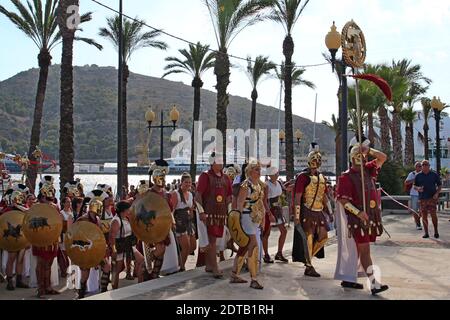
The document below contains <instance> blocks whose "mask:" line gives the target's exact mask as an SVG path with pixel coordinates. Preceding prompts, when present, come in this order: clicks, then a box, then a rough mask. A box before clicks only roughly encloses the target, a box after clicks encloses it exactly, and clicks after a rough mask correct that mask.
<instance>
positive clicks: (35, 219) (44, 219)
mask: <svg viewBox="0 0 450 320" xmlns="http://www.w3.org/2000/svg"><path fill="white" fill-rule="evenodd" d="M62 228H63V221H62V217H61V215H60V214H59V212H58V210H57V209H56V207H55V206H54V205H51V204H46V203H39V204H36V205H34V206H32V207H31V208H30V210H28V211H27V213H26V215H25V218H24V220H23V233H24V234H25V237H26V238H27V239H28V241H29V242H30V243H31V244H32V245H33V246H36V247H47V246H51V245H53V244H55V243H57V242H58V240H59V236H60V235H61V231H62Z"/></svg>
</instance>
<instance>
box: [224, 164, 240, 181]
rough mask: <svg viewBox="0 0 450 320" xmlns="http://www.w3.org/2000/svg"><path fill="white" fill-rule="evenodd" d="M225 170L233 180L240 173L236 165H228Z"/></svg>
mask: <svg viewBox="0 0 450 320" xmlns="http://www.w3.org/2000/svg"><path fill="white" fill-rule="evenodd" d="M223 172H224V173H225V174H226V175H227V176H228V177H230V179H231V181H234V179H235V178H236V176H237V175H238V171H237V170H236V167H235V166H234V165H229V166H227V167H226V168H225V169H224V170H223Z"/></svg>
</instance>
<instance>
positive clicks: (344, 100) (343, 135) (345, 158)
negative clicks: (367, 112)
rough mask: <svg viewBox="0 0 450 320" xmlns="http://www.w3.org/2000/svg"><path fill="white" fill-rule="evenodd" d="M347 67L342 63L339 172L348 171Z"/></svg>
mask: <svg viewBox="0 0 450 320" xmlns="http://www.w3.org/2000/svg"><path fill="white" fill-rule="evenodd" d="M346 68H347V66H346V65H345V63H344V62H343V61H342V75H341V78H342V92H341V94H342V106H341V110H340V114H339V118H340V123H341V125H340V127H341V153H342V154H341V172H345V171H347V169H348V142H347V140H348V137H347V119H348V109H347V102H348V86H347V76H346V75H345V70H346Z"/></svg>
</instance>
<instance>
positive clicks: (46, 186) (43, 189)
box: [39, 176, 56, 198]
mask: <svg viewBox="0 0 450 320" xmlns="http://www.w3.org/2000/svg"><path fill="white" fill-rule="evenodd" d="M53 183H54V179H53V177H52V176H44V178H43V179H42V180H41V182H40V183H39V193H40V194H41V195H43V196H44V197H46V198H54V197H55V195H56V190H55V187H54V186H53Z"/></svg>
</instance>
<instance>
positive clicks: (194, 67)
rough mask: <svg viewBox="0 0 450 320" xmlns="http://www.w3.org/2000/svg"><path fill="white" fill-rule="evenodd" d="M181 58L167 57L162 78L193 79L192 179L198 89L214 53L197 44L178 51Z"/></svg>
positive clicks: (198, 104) (198, 115) (194, 167)
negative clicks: (184, 76) (185, 76)
mask: <svg viewBox="0 0 450 320" xmlns="http://www.w3.org/2000/svg"><path fill="white" fill-rule="evenodd" d="M179 52H180V53H181V55H182V56H183V60H182V59H179V58H177V57H167V58H166V61H167V62H169V64H168V65H167V66H166V67H165V68H164V70H166V71H167V72H166V73H165V74H164V75H163V76H162V77H163V78H164V77H166V76H168V75H169V74H173V73H187V74H189V75H191V76H192V77H193V80H192V84H191V85H192V87H193V88H194V117H193V118H194V122H193V124H192V136H191V168H190V172H191V177H192V178H193V179H194V178H195V176H196V174H197V159H196V154H195V152H194V151H195V150H194V141H195V138H196V136H197V135H196V132H195V122H196V121H199V119H200V105H201V102H200V101H201V100H200V91H201V90H200V89H201V88H202V87H203V81H202V79H201V77H202V75H203V73H205V72H206V71H207V70H209V69H211V68H212V67H214V57H215V55H214V53H208V52H209V46H208V45H205V46H204V45H202V44H201V43H200V42H197V44H196V45H193V44H190V45H189V51H188V50H186V49H182V50H179Z"/></svg>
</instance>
